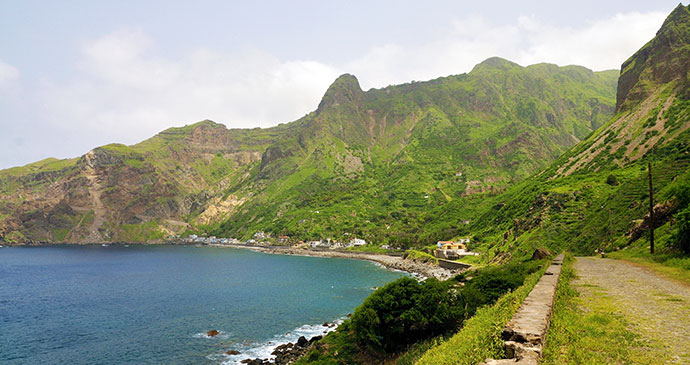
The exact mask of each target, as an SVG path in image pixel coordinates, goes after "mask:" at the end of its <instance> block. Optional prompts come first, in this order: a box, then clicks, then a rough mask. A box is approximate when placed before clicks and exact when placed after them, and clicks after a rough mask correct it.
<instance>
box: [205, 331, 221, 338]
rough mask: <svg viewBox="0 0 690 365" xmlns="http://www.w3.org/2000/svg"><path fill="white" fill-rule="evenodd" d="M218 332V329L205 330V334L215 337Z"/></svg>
mask: <svg viewBox="0 0 690 365" xmlns="http://www.w3.org/2000/svg"><path fill="white" fill-rule="evenodd" d="M219 334H220V331H218V330H208V331H206V336H208V337H216V336H218V335H219Z"/></svg>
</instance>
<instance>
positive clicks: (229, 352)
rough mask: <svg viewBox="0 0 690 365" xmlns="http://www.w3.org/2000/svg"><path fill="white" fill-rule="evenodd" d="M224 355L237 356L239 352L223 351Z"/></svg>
mask: <svg viewBox="0 0 690 365" xmlns="http://www.w3.org/2000/svg"><path fill="white" fill-rule="evenodd" d="M225 354H226V355H239V354H240V352H239V351H237V350H228V351H225Z"/></svg>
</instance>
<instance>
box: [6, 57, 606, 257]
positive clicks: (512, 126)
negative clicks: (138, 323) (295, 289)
mask: <svg viewBox="0 0 690 365" xmlns="http://www.w3.org/2000/svg"><path fill="white" fill-rule="evenodd" d="M617 75H618V73H617V72H616V71H607V72H592V71H590V70H587V69H585V68H582V67H577V66H568V67H557V66H555V65H549V64H538V65H533V66H529V67H521V66H519V65H517V64H514V63H512V62H509V61H506V60H503V59H499V58H492V59H488V60H486V61H484V62H482V63H481V64H479V65H477V66H476V67H475V68H474V69H473V70H472V72H470V73H468V74H462V75H457V76H449V77H444V78H439V79H436V80H431V81H428V82H413V83H410V84H404V85H397V86H390V87H387V88H383V89H372V90H369V91H366V92H365V91H363V90H361V88H360V86H359V82H358V81H357V79H356V78H355V77H354V76H352V75H343V76H341V77H339V78H338V79H337V80H336V81H335V82H334V83H333V84H332V85H331V87H330V88H329V89H328V90H327V92H326V93H325V95H324V97H323V99H322V101H321V103H320V104H319V106H318V108H317V109H316V110H315V111H314V112H312V113H310V114H308V115H307V116H305V117H304V118H301V119H299V120H297V121H294V122H292V123H288V124H283V125H280V126H277V127H273V128H268V129H258V128H257V129H249V130H227V129H226V128H225V127H224V126H222V125H219V124H215V123H213V122H210V121H205V122H200V123H197V124H194V125H191V126H187V127H184V128H172V129H169V130H166V131H164V132H161V133H160V134H158V135H157V136H155V137H153V138H151V139H149V140H147V141H144V142H142V143H139V144H137V145H133V146H129V147H128V146H123V145H107V146H103V147H99V148H96V149H94V150H92V151H90V152H89V153H87V154H86V155H84V156H82V157H81V158H78V159H73V160H62V161H58V160H46V161H41V162H38V163H35V164H30V165H27V166H24V167H20V168H14V169H9V170H4V171H0V238H2V239H4V240H5V241H18V242H23V241H28V242H37V241H43V242H63V241H70V242H87V241H88V242H91V241H93V242H100V241H145V240H155V239H160V238H162V237H164V236H167V235H170V234H178V233H182V232H185V231H196V232H203V231H206V232H211V233H215V234H217V235H222V236H234V237H249V236H251V235H252V234H253V233H254V232H255V231H259V230H264V231H268V232H272V233H274V234H289V235H291V236H296V237H301V238H322V237H334V238H336V237H338V238H346V237H347V236H350V235H357V236H363V237H365V238H367V239H369V240H376V241H377V242H381V243H383V242H386V241H388V240H395V241H402V242H404V243H410V244H411V243H416V242H418V241H419V240H422V239H426V238H428V237H425V236H423V235H425V234H426V233H423V230H421V229H420V228H421V227H422V226H424V225H426V224H427V223H428V222H426V220H429V219H432V218H433V217H429V216H426V213H425V212H426V211H428V210H429V208H430V207H442V206H444V205H445V204H448V203H449V202H453V201H464V200H466V199H471V197H472V196H474V195H476V194H478V193H482V192H487V191H489V192H491V191H494V192H495V191H501V190H502V189H504V188H505V187H506V186H509V185H510V184H512V183H513V182H515V181H519V180H521V179H524V178H525V177H527V176H529V175H530V174H532V173H534V172H536V171H538V170H539V169H541V168H543V167H545V166H547V165H548V164H549V163H550V162H551V161H553V160H554V159H555V158H556V157H558V156H559V155H560V154H561V153H563V152H564V151H566V150H567V148H568V147H570V146H571V145H573V144H575V143H577V142H578V141H579V140H580V139H582V138H584V137H586V136H587V135H588V134H589V133H590V132H591V131H592V130H593V129H596V128H598V127H599V126H601V125H602V124H603V123H604V122H605V121H606V120H607V119H608V118H609V117H610V115H611V114H612V113H613V110H614V103H615V99H614V95H615V88H616V80H617ZM441 221H442V222H446V223H448V224H450V225H452V224H455V223H457V222H456V221H455V222H452V221H451V222H448V221H446V220H441ZM221 222H222V224H220V223H221ZM444 224H445V223H444Z"/></svg>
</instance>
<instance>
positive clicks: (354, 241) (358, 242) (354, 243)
mask: <svg viewBox="0 0 690 365" xmlns="http://www.w3.org/2000/svg"><path fill="white" fill-rule="evenodd" d="M350 244H351V245H352V246H364V245H366V244H367V241H365V240H363V239H361V238H353V239H352V240H350Z"/></svg>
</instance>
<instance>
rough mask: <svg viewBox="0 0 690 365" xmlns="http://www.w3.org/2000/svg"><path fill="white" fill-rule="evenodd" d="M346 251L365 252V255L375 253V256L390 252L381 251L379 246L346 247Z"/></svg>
mask: <svg viewBox="0 0 690 365" xmlns="http://www.w3.org/2000/svg"><path fill="white" fill-rule="evenodd" d="M346 251H354V252H367V253H376V254H385V253H389V252H391V251H390V250H386V249H383V248H381V247H379V246H374V245H366V246H355V247H348V248H347V249H346Z"/></svg>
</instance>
